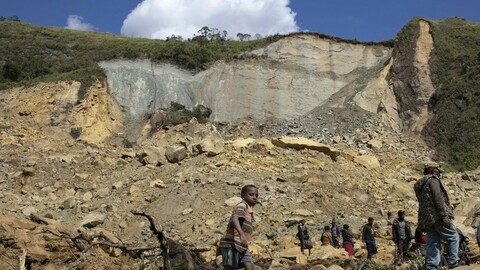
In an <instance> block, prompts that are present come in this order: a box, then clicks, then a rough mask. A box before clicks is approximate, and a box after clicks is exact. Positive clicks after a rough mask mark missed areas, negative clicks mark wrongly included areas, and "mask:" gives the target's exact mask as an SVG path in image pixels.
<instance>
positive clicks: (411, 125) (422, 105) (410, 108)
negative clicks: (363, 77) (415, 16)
mask: <svg viewBox="0 0 480 270" xmlns="http://www.w3.org/2000/svg"><path fill="white" fill-rule="evenodd" d="M412 32H413V33H416V34H412ZM397 44H398V50H395V55H394V58H395V61H394V65H393V71H394V87H395V92H396V93H397V100H398V107H399V115H400V118H401V119H402V120H403V130H407V131H412V132H415V133H417V134H419V133H420V132H421V131H422V130H423V128H424V127H425V125H426V123H427V121H428V120H429V119H430V118H431V115H430V114H429V112H428V103H429V100H430V98H431V97H432V95H433V93H434V91H435V88H434V86H433V84H432V80H431V78H430V67H429V60H430V54H431V52H432V50H433V46H434V44H433V37H432V35H431V33H430V25H429V23H428V22H426V21H424V20H419V22H418V25H415V26H414V25H410V26H406V27H405V28H404V29H403V30H402V32H400V33H399V38H398V42H397Z"/></svg>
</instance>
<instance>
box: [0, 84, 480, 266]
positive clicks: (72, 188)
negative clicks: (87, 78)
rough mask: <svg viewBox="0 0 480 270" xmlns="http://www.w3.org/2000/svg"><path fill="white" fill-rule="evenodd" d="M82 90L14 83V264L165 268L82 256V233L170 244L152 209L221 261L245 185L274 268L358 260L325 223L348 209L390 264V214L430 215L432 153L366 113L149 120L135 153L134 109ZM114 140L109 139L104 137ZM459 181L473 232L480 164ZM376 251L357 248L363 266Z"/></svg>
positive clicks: (8, 113) (464, 216)
mask: <svg viewBox="0 0 480 270" xmlns="http://www.w3.org/2000/svg"><path fill="white" fill-rule="evenodd" d="M78 91H79V84H78V83H75V82H62V83H57V84H42V85H37V86H33V87H30V88H25V89H24V88H19V89H11V90H6V91H2V92H0V103H1V106H0V161H1V163H0V172H1V173H0V190H1V193H0V216H1V219H0V249H1V250H2V253H4V254H6V256H4V257H2V259H0V266H1V267H0V268H1V269H18V268H17V266H18V263H19V260H20V259H22V258H26V261H27V264H29V265H31V267H32V269H72V268H77V269H141V268H142V267H143V268H142V269H154V268H155V267H158V266H159V265H160V264H161V258H160V257H159V256H156V257H153V258H148V257H146V258H143V259H139V258H136V259H134V258H132V256H127V255H126V254H125V253H122V252H121V251H119V250H118V249H113V248H105V247H103V248H100V247H99V245H94V246H93V247H91V248H90V249H88V252H80V251H79V247H78V245H77V242H75V241H73V240H72V237H74V236H75V235H77V236H78V235H82V237H87V236H86V235H91V234H99V233H100V232H103V233H104V235H109V236H110V237H109V238H108V239H110V240H111V242H114V241H120V240H121V241H123V242H124V243H125V244H127V245H128V246H129V247H147V246H155V245H157V244H158V243H157V241H156V239H155V237H154V236H153V234H152V233H151V231H150V230H149V223H148V221H147V220H146V219H145V218H142V217H139V216H135V215H133V214H132V211H147V212H148V213H150V214H151V215H152V216H154V217H155V218H157V219H158V221H159V222H160V224H162V226H163V229H164V233H165V235H166V236H168V237H170V238H172V239H174V240H176V241H178V242H179V243H182V244H184V245H185V246H190V247H205V248H207V249H210V250H209V251H206V252H202V253H201V255H202V256H203V257H204V258H205V260H206V264H207V265H209V266H210V267H214V266H213V265H214V264H215V263H214V262H215V258H216V257H215V245H216V242H217V241H218V239H219V237H220V236H221V234H222V233H223V230H224V228H225V225H226V222H227V220H228V217H229V214H230V209H231V206H229V205H228V204H229V203H230V202H231V201H232V200H233V201H235V200H236V199H235V197H237V196H238V195H239V190H240V188H241V187H242V186H243V185H245V184H255V185H257V186H258V187H259V192H260V200H261V203H260V205H258V206H256V208H255V211H256V212H255V214H256V219H257V220H256V228H255V236H254V241H253V243H252V245H251V247H250V248H251V250H252V252H253V254H254V257H255V259H256V260H257V261H258V262H259V267H260V268H267V267H271V268H274V267H277V268H288V267H290V266H291V265H294V264H297V263H298V264H305V263H310V265H312V264H322V265H324V266H327V267H328V266H330V265H333V264H337V265H343V266H344V267H346V266H347V265H348V263H346V256H345V254H344V253H343V252H342V251H341V250H335V249H333V250H329V249H328V248H326V247H319V244H318V243H319V236H320V234H321V231H322V228H323V226H324V225H326V224H328V223H329V222H330V221H331V219H332V218H334V217H335V218H337V220H339V222H340V223H341V224H343V223H348V224H350V225H351V227H352V228H353V231H354V233H355V237H356V239H357V243H359V242H360V241H359V240H358V239H359V238H358V236H359V235H358V234H359V231H360V229H361V226H362V224H364V223H365V222H366V218H367V217H369V216H373V217H374V218H375V219H376V221H377V225H378V229H377V237H378V243H379V250H380V253H379V254H378V256H377V258H376V259H375V261H376V262H378V263H381V264H389V263H391V261H392V259H393V248H394V247H393V245H392V243H391V240H390V233H389V231H390V229H389V228H390V225H389V222H391V220H390V221H388V220H387V219H386V211H387V210H390V211H391V212H393V213H395V212H396V211H397V210H398V209H405V210H406V212H407V218H408V219H409V220H410V221H412V222H413V223H415V222H416V218H415V217H416V207H417V203H416V200H415V196H414V193H413V190H412V185H413V183H414V181H415V180H416V179H417V178H418V177H420V170H419V168H420V167H421V162H422V161H423V160H425V159H427V158H428V157H429V155H430V154H431V151H430V150H429V149H428V148H427V147H426V146H425V145H424V144H423V143H422V142H421V141H419V140H418V139H417V138H411V137H407V136H406V135H402V134H400V133H398V132H395V131H392V130H390V129H389V128H387V127H384V126H382V125H381V124H379V122H378V121H377V119H376V118H375V117H373V116H371V115H369V114H361V113H360V111H355V110H356V109H355V108H351V109H343V110H335V109H332V110H328V111H317V112H313V113H312V115H311V116H309V117H304V118H300V119H295V120H292V121H289V122H282V123H280V122H278V123H273V122H271V123H267V124H265V123H257V122H254V121H245V122H242V123H237V124H225V123H213V124H210V123H207V124H199V123H197V121H195V120H194V119H193V120H192V121H190V122H189V123H186V124H183V125H179V126H170V127H167V128H165V129H162V130H160V131H159V132H157V133H153V134H151V133H149V125H148V124H147V123H146V124H145V128H144V132H143V134H142V135H141V136H140V137H139V138H140V140H139V141H138V144H136V145H133V147H130V148H126V147H125V146H124V144H123V143H122V141H121V140H120V139H118V140H117V138H120V137H121V134H116V133H115V132H119V131H118V130H117V127H118V125H119V124H118V123H121V121H122V116H121V113H120V112H121V110H119V109H118V108H117V107H116V106H115V104H114V103H112V102H110V101H109V98H108V95H107V92H106V90H105V88H104V87H103V86H102V84H101V83H99V84H98V85H94V86H92V87H91V88H90V89H89V90H88V92H87V93H86V97H87V98H86V99H85V100H84V101H83V102H80V103H77V102H76V100H77V95H78V94H79V92H78ZM364 116H365V117H364ZM78 130H81V131H82V132H81V136H77V135H78V134H79V133H78ZM282 135H289V136H291V137H294V136H302V137H307V138H314V139H315V140H316V141H321V142H324V143H326V144H327V145H328V147H330V148H331V149H333V150H335V151H338V152H339V153H340V156H339V157H338V158H335V159H332V157H331V156H329V155H327V154H324V153H322V152H320V151H317V150H312V149H308V147H307V148H306V149H303V150H295V149H294V148H288V147H287V148H283V147H278V146H274V145H273V144H272V139H273V138H274V137H278V136H282ZM106 137H108V138H109V140H107V141H108V142H109V143H99V142H100V141H102V139H103V138H106ZM128 146H129V145H128ZM445 179H446V180H445V181H446V186H447V189H448V190H449V194H450V195H451V200H452V201H453V202H454V203H455V205H456V206H457V209H460V210H461V212H459V213H458V215H459V217H460V218H459V219H458V220H457V221H456V222H457V223H458V225H460V226H463V227H462V228H463V229H464V230H465V231H466V232H467V233H470V236H471V231H472V230H473V229H472V228H471V227H470V226H471V225H472V224H473V222H474V219H475V216H477V218H478V210H475V209H478V207H479V199H478V198H479V197H480V196H479V195H480V194H479V190H480V189H479V183H478V181H479V180H478V179H479V173H478V172H477V173H475V172H471V173H468V174H464V175H459V174H446V175H445ZM464 179H468V180H464ZM475 207H476V208H475ZM460 210H459V211H460ZM475 211H477V212H475ZM32 213H33V214H34V215H33V216H32ZM475 213H477V214H475ZM34 216H40V217H47V218H49V219H48V220H43V221H39V220H38V219H35V218H33V217H34ZM303 218H305V219H307V224H308V225H309V227H310V230H311V235H312V236H313V237H314V243H315V248H314V250H313V255H312V256H311V257H309V258H308V259H307V258H306V257H303V256H301V255H300V253H299V248H298V246H297V242H296V240H295V236H294V235H295V232H296V224H297V222H298V221H299V220H301V219H303ZM87 238H88V237H87ZM119 239H120V240H119ZM82 241H84V242H82V243H84V244H85V243H87V242H86V240H82ZM23 251H25V254H26V255H25V256H23ZM157 251H158V249H157ZM269 252H270V254H271V255H272V256H273V258H274V260H273V262H271V261H270V262H269V263H268V264H261V262H267V261H269V260H268V258H270V254H269ZM365 256H366V253H365V250H364V249H362V248H361V246H360V245H359V244H357V245H356V259H355V260H354V262H357V261H358V262H359V261H361V260H362V258H365ZM347 261H348V260H347Z"/></svg>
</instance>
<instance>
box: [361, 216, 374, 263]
mask: <svg viewBox="0 0 480 270" xmlns="http://www.w3.org/2000/svg"><path fill="white" fill-rule="evenodd" d="M373 221H374V220H373V217H369V218H368V223H367V224H365V225H363V229H362V241H363V244H364V245H365V246H366V247H367V252H368V255H367V259H368V260H370V259H371V258H372V256H373V255H375V254H377V243H376V242H375V232H374V230H373Z"/></svg>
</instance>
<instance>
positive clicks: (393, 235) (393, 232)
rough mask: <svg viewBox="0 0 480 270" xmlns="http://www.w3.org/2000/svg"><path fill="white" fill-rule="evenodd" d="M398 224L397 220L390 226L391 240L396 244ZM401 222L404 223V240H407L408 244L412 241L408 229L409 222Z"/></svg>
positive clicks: (398, 230) (398, 234) (398, 235)
mask: <svg viewBox="0 0 480 270" xmlns="http://www.w3.org/2000/svg"><path fill="white" fill-rule="evenodd" d="M399 222H400V221H398V219H395V221H393V224H392V238H393V241H395V242H397V241H398V240H400V239H399V237H400V226H399ZM403 222H405V240H407V242H410V240H411V239H412V231H411V229H410V222H408V221H406V220H403Z"/></svg>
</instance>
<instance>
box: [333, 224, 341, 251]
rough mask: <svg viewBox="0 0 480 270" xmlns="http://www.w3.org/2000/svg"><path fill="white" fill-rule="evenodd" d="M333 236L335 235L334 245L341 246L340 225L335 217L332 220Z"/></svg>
mask: <svg viewBox="0 0 480 270" xmlns="http://www.w3.org/2000/svg"><path fill="white" fill-rule="evenodd" d="M332 237H333V246H334V247H336V248H339V247H340V241H339V238H340V226H338V225H337V222H336V221H335V219H333V220H332Z"/></svg>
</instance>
